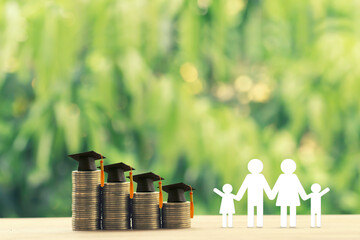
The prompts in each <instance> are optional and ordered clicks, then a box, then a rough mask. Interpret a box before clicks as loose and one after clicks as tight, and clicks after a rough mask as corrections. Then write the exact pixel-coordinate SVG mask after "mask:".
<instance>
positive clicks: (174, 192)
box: [162, 183, 195, 202]
mask: <svg viewBox="0 0 360 240" xmlns="http://www.w3.org/2000/svg"><path fill="white" fill-rule="evenodd" d="M162 189H163V190H164V191H165V192H167V193H168V200H167V202H186V198H185V192H188V191H192V190H195V189H194V188H192V187H191V186H189V185H186V184H184V183H175V184H170V185H164V186H163V187H162Z"/></svg>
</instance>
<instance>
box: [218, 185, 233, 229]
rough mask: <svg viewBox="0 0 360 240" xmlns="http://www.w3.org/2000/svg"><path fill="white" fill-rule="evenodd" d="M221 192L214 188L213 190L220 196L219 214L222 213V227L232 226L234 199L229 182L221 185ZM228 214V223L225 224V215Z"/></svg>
mask: <svg viewBox="0 0 360 240" xmlns="http://www.w3.org/2000/svg"><path fill="white" fill-rule="evenodd" d="M222 190H223V192H221V191H220V190H219V189H217V188H214V192H215V193H216V194H218V195H219V196H220V197H222V200H221V206H220V214H222V227H227V226H228V227H232V215H233V214H234V213H235V206H234V199H235V195H234V194H232V193H231V192H232V190H233V187H232V186H231V185H230V184H225V185H224V186H223V187H222ZM227 216H228V224H226V217H227Z"/></svg>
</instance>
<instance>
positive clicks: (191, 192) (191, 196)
mask: <svg viewBox="0 0 360 240" xmlns="http://www.w3.org/2000/svg"><path fill="white" fill-rule="evenodd" d="M190 188H191V190H190V218H194V198H193V188H192V187H191V186H190Z"/></svg>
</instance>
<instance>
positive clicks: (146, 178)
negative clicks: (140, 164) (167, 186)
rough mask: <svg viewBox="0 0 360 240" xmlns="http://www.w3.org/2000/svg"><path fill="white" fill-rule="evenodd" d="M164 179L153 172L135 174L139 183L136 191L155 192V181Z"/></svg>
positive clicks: (134, 177) (135, 178) (135, 179)
mask: <svg viewBox="0 0 360 240" xmlns="http://www.w3.org/2000/svg"><path fill="white" fill-rule="evenodd" d="M160 178H161V180H164V179H163V178H162V177H160V176H159V175H156V174H154V173H152V172H148V173H142V174H137V175H134V176H133V179H134V181H135V182H136V183H137V187H136V192H155V187H154V181H159V180H160Z"/></svg>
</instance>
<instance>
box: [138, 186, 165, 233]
mask: <svg viewBox="0 0 360 240" xmlns="http://www.w3.org/2000/svg"><path fill="white" fill-rule="evenodd" d="M132 209H133V214H132V228H133V229H158V228H160V214H159V212H160V210H159V193H158V192H136V193H134V198H133V208H132Z"/></svg>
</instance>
